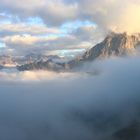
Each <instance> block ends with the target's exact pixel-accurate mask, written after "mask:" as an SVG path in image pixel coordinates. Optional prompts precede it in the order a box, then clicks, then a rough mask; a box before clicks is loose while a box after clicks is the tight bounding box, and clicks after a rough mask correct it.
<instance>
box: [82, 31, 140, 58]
mask: <svg viewBox="0 0 140 140" xmlns="http://www.w3.org/2000/svg"><path fill="white" fill-rule="evenodd" d="M139 43H140V34H135V35H127V34H126V33H123V34H116V33H111V34H110V35H108V36H107V37H106V38H105V39H104V41H103V42H101V43H99V44H97V45H96V46H94V47H93V48H91V49H90V50H88V51H87V52H86V53H85V54H84V56H83V59H96V58H98V57H103V58H104V57H108V56H111V55H115V56H121V55H125V54H130V53H132V52H133V51H134V50H135V47H136V45H137V44H139Z"/></svg>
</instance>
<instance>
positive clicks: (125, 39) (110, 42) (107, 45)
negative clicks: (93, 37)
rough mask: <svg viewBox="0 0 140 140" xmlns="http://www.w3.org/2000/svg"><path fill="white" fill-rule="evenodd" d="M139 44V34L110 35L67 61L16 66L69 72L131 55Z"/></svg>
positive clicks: (22, 69) (39, 62) (26, 68)
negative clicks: (93, 62) (99, 60)
mask: <svg viewBox="0 0 140 140" xmlns="http://www.w3.org/2000/svg"><path fill="white" fill-rule="evenodd" d="M138 44H140V34H134V35H128V34H127V33H111V34H109V35H108V36H107V37H106V38H105V39H104V40H103V41H102V42H101V43H99V44H97V45H95V46H94V47H92V48H91V49H89V50H87V51H86V52H85V53H84V54H83V55H80V56H79V57H75V58H74V59H73V60H69V61H62V60H61V59H59V61H54V60H53V59H47V60H46V59H45V61H44V60H43V61H42V60H38V61H32V62H30V63H27V64H23V65H19V66H17V69H18V70H20V71H24V70H40V69H47V70H53V71H59V70H69V69H72V68H73V67H76V66H77V65H78V64H79V63H83V62H85V61H88V60H95V59H97V58H106V57H109V56H112V55H113V56H122V55H127V54H132V53H133V52H135V51H136V49H135V48H136V46H137V45H138ZM39 58H40V57H39Z"/></svg>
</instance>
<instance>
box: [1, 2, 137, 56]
mask: <svg viewBox="0 0 140 140" xmlns="http://www.w3.org/2000/svg"><path fill="white" fill-rule="evenodd" d="M139 22H140V1H139V0H123V2H122V0H51V1H50V0H20V1H19V0H0V48H1V49H0V50H1V53H7V54H24V53H28V52H30V51H40V52H41V51H44V50H56V49H57V50H59V49H60V50H61V49H73V48H74V49H75V48H90V47H92V46H93V45H94V44H96V43H98V42H100V41H101V40H102V39H103V38H104V36H105V34H106V33H108V32H110V31H115V32H128V33H136V32H140V26H139Z"/></svg>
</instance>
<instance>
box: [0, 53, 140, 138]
mask: <svg viewBox="0 0 140 140" xmlns="http://www.w3.org/2000/svg"><path fill="white" fill-rule="evenodd" d="M139 59H140V57H139V56H135V57H123V58H115V57H114V58H111V59H106V60H97V61H95V62H88V63H85V64H84V65H83V66H82V67H81V68H79V69H77V70H76V71H75V72H67V73H55V72H47V71H36V72H35V71H34V72H33V71H32V72H31V71H30V72H29V71H27V72H12V73H6V72H1V73H0V77H1V78H0V139H1V140H46V139H47V140H77V139H80V140H93V139H94V140H104V139H107V140H109V139H111V140H112V139H113V138H112V136H113V134H114V133H115V132H117V131H118V130H120V129H122V128H125V127H127V126H129V125H130V124H132V123H133V122H139V121H140V120H139V117H140V112H139V109H140V95H139V93H140V73H139V72H140V63H139Z"/></svg>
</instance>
